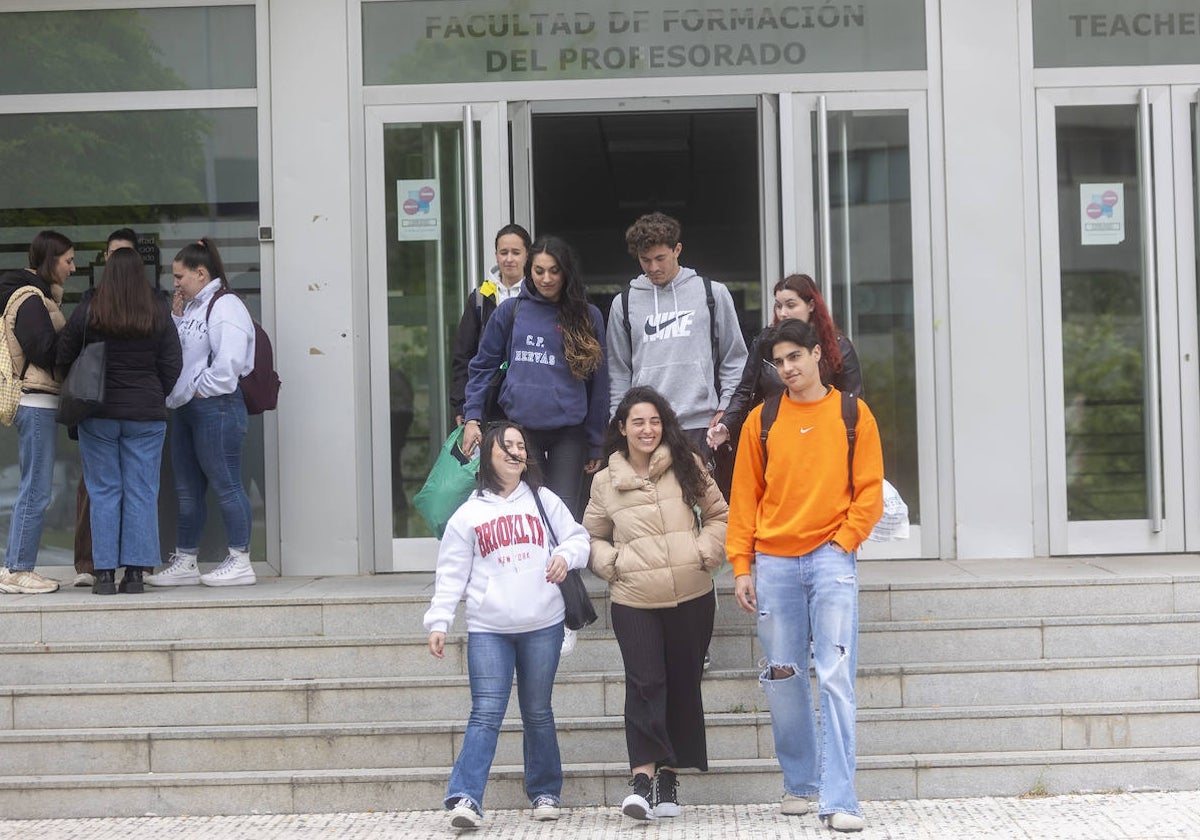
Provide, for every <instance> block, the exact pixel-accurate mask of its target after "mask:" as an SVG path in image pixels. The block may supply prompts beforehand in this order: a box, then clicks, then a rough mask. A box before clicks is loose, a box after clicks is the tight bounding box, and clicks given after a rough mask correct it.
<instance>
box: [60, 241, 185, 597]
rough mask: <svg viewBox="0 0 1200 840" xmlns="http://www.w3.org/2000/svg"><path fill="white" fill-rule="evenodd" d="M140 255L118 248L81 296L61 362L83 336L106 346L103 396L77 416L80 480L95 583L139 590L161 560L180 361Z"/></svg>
mask: <svg viewBox="0 0 1200 840" xmlns="http://www.w3.org/2000/svg"><path fill="white" fill-rule="evenodd" d="M143 271H144V270H143V268H142V259H141V257H140V256H138V254H137V253H136V252H135V251H133V250H132V249H129V248H122V249H120V250H118V251H114V252H113V254H112V256H111V257H109V259H108V262H107V264H106V265H105V267H104V277H103V278H102V279H101V281H100V285H99V286H98V287H97V289H96V293H95V294H94V295H93V296H92V298H91V300H90V301H88V302H87V303H83V304H80V305H79V306H78V307H76V309H75V311H74V312H73V313H71V319H70V320H69V321H68V322H67V325H66V327H64V328H63V331H62V335H61V336H60V337H59V345H58V364H59V365H60V366H63V367H67V366H70V364H71V363H72V362H74V361H75V359H76V358H77V357H78V356H79V354H80V352H81V351H82V350H83V347H84V345H85V344H91V343H93V342H96V341H103V342H104V343H105V345H106V348H105V351H106V368H105V375H104V404H103V405H102V406H101V407H100V409H99V410H98V411H97V412H96V413H95V414H93V415H92V416H91V417H87V418H85V419H84V420H82V421H80V423H79V454H80V457H81V459H82V460H83V480H84V483H86V484H87V489H88V494H89V495H90V496H91V500H92V515H91V521H92V555H93V558H94V561H95V566H96V574H95V576H96V582H95V584H93V586H92V592H94V593H95V594H97V595H112V594H115V593H116V591H117V589H118V587H117V584H116V580H115V572H116V568H117V566H118V565H119V566H123V567H124V568H125V574H124V576H123V577H122V579H121V583H120V591H121V592H142V591H143V583H142V576H143V573H144V571H145V569H146V568H153V567H154V566H157V565H158V553H159V550H158V477H159V465H160V463H161V462H162V447H163V438H164V436H165V435H166V431H167V404H166V398H167V394H169V393H171V389H172V388H174V387H175V380H177V379H178V378H179V372H180V370H181V369H182V367H183V354H182V351H181V350H180V346H179V335H178V333H176V331H175V324H174V322H173V321H172V320H171V313H170V310H169V309H168V304H167V302H166V301H165V300H164V299H162V298H160V297H158V296H156V295H155V294H154V292H153V291H152V290H151V288H150V284H148V283H147V282H146V278H145V276H144V273H143Z"/></svg>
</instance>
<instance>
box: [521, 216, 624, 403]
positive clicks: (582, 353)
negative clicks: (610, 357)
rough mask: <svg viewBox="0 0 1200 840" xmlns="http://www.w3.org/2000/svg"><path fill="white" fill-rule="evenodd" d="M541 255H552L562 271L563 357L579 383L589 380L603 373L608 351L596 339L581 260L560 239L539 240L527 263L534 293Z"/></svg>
mask: <svg viewBox="0 0 1200 840" xmlns="http://www.w3.org/2000/svg"><path fill="white" fill-rule="evenodd" d="M538 254H549V255H550V256H551V257H553V258H554V260H555V262H557V263H558V267H559V269H560V270H561V271H562V278H563V286H562V292H561V293H560V294H559V296H558V325H559V326H560V327H562V333H563V353H564V355H566V357H567V367H568V368H570V370H571V374H572V375H573V376H574V377H575V378H576V379H587V378H588V377H589V376H591V375H592V374H593V373H595V372H596V371H597V370H599V369H600V363H601V362H602V361H603V360H604V350H603V348H602V347H601V346H600V341H599V339H597V338H596V333H595V330H594V328H593V326H592V316H591V314H590V313H589V312H588V300H587V291H586V289H585V288H584V285H583V274H582V273H581V272H580V271H579V260H578V259H577V258H576V257H575V252H574V250H573V249H572V248H571V246H570V245H568V244H567V243H566V242H564V241H563V240H561V239H559V238H558V237H557V236H539V237H538V238H537V241H536V242H534V243H533V245H532V246H531V247H530V249H529V258H528V259H527V260H526V261H525V277H526V278H527V279H526V280H525V282H526V283H528V284H529V288H530V289H531V290H536V289H537V287H536V286H535V285H533V280H532V279H528V278H532V277H533V258H534V257H536V256H537V255H538Z"/></svg>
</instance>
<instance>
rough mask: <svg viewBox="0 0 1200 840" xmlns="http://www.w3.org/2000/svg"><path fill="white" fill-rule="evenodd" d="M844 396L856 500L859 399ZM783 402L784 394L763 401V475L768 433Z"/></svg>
mask: <svg viewBox="0 0 1200 840" xmlns="http://www.w3.org/2000/svg"><path fill="white" fill-rule="evenodd" d="M841 394H842V423H844V424H845V426H846V475H847V480H848V481H849V482H850V498H852V499H853V498H854V441H855V437H856V436H857V428H858V397H856V396H854V395H853V394H849V393H847V392H845V391H842V392H841ZM782 401H783V394H776V395H775V396H773V397H767V398H766V399H765V400H763V409H762V417H761V421H762V431H761V432H759V434H758V437H759V440H761V441H762V452H763V474H764V475H766V472H767V433H768V432H770V431H771V426H772V425H774V423H775V418H776V417H778V416H779V404H780V402H782Z"/></svg>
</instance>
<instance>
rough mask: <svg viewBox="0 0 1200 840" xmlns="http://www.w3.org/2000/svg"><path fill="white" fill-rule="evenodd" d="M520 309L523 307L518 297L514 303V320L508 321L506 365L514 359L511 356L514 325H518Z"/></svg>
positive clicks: (505, 347) (505, 344) (505, 343)
mask: <svg viewBox="0 0 1200 840" xmlns="http://www.w3.org/2000/svg"><path fill="white" fill-rule="evenodd" d="M520 309H521V299H520V298H517V302H516V303H514V304H513V316H512V320H511V321H509V322H508V340H507V341H505V342H504V364H506V365H507V364H508V363H509V362H510V361H512V359H511V358H510V357H511V356H512V334H513V327H514V326H516V323H517V312H519V311H520Z"/></svg>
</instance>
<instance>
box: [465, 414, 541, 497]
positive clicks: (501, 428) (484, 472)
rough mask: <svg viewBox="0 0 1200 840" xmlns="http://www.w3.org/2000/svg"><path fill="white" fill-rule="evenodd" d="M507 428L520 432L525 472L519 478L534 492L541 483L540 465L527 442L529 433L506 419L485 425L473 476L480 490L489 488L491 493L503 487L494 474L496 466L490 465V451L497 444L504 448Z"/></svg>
mask: <svg viewBox="0 0 1200 840" xmlns="http://www.w3.org/2000/svg"><path fill="white" fill-rule="evenodd" d="M509 429H516V430H517V431H518V432H520V433H521V438H522V439H523V440H524V441H525V474H524V475H522V476H521V480H522V481H524V482H525V483H526V484H528V485H529V488H530V489H531V490H533V491H534V492H535V493H536V492H537V490H538V488H539V487H541V486H542V483H543V482H542V468H541V465H540V464H538V459H537V457H536V456H535V455H534V452H533V447H532V446H531V444H530V442H529V435H527V434H526V433H525V429H524V428H522V427H521V426H519V425H517V424H516V423H513V422H510V421H508V420H501V421H500V422H498V423H492V424H490V425H489V426H488V427H487V431H485V432H484V433H483V441H482V442H480V444H479V474H478V475H476V476H475V480H476V482H477V483H478V485H479V489H480V490H491V491H492V492H493V493H499V492H500V491H501V490H503V489H504V487H503V485H502V484H501V483H500V479H499V477H497V475H496V468H495V467H494V466H493V465H492V452H493V450H495V448H496V447H497V446H499V447H500V448H501V449H503V448H504V433H505V432H507V431H508V430H509Z"/></svg>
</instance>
